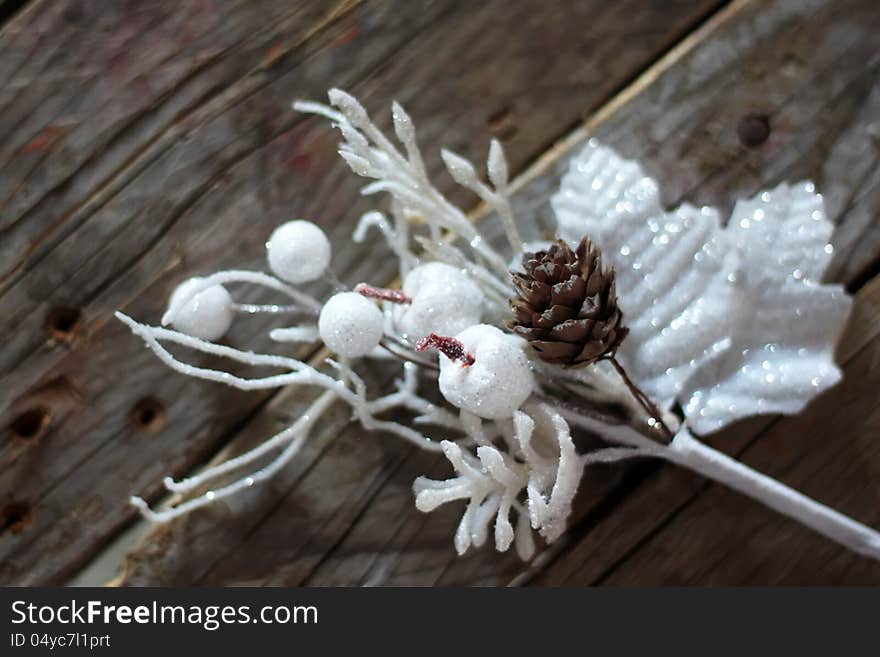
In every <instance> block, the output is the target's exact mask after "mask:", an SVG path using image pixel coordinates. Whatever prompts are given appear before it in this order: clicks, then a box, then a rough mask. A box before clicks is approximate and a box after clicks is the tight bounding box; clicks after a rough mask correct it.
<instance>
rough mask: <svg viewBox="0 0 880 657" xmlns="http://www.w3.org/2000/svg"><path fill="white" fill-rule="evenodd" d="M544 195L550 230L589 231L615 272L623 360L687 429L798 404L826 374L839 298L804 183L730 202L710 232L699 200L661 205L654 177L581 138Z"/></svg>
mask: <svg viewBox="0 0 880 657" xmlns="http://www.w3.org/2000/svg"><path fill="white" fill-rule="evenodd" d="M552 204H553V208H554V210H555V212H556V216H557V219H558V222H559V231H560V235H561V237H563V238H565V239H568V240H571V241H574V240H579V239H580V238H581V237H582V236H583V235H584V234H587V235H589V236H590V237H591V239H593V241H594V242H595V243H597V244H598V245H599V246H600V247H601V248H602V250H603V253H604V256H605V258H606V259H607V260H608V261H610V262H611V263H613V264H614V266H615V268H616V269H617V272H618V273H617V289H618V295H619V303H620V306H621V308H622V309H623V311H624V314H625V317H626V322H627V323H628V325H629V326H630V335H629V337H628V338H627V339H626V340H625V341H624V343H623V346H622V348H621V350H620V353H619V355H620V359H621V360H622V361H623V363H624V365H625V367H626V368H627V369H628V370H629V372H630V374H631V375H632V376H633V377H634V378H635V379H636V380H637V381H639V383H640V384H641V385H642V386H643V388H644V389H645V391H646V392H647V393H648V394H649V395H650V396H651V397H652V398H653V399H654V400H655V401H656V402H657V403H658V404H660V405H661V406H663V407H665V408H668V407H669V406H670V405H671V404H672V403H673V402H674V401H675V400H678V401H680V402H681V404H682V406H683V408H684V410H685V415H686V417H687V419H688V423H689V424H690V426H691V427H692V428H693V429H694V431H696V432H698V433H708V432H711V431H716V430H718V429H720V428H721V427H723V426H724V425H726V424H728V423H729V422H731V421H733V420H735V419H737V418H740V417H744V416H747V415H754V414H758V413H795V412H798V411H799V410H800V409H801V408H802V407H803V406H804V404H806V402H807V401H809V399H811V398H812V397H813V396H815V395H816V394H818V393H819V392H820V391H822V390H824V389H825V388H827V387H828V386H830V385H833V384H834V383H835V382H836V381H838V380H839V378H840V371H839V370H838V368H837V367H836V365H835V364H834V360H833V349H834V344H835V342H836V340H837V337H838V335H839V333H840V331H841V329H842V326H843V324H844V323H845V321H846V317H847V314H848V309H849V305H850V299H849V298H848V297H847V295H846V294H845V292H844V291H843V290H842V289H841V288H840V287H838V286H829V285H822V284H820V282H819V281H820V279H821V277H822V274H823V273H824V271H825V268H826V267H827V265H828V262H829V260H830V254H831V246H830V245H829V244H828V238H829V237H830V235H831V231H832V228H833V227H832V226H831V224H830V223H829V222H828V221H827V220H826V218H825V214H824V211H823V208H822V197H821V196H820V195H819V194H816V193H815V191H814V189H813V185H812V183H801V184H799V185H795V186H789V185H781V186H779V187H777V188H776V189H773V190H769V191H765V192H761V193H760V194H758V195H757V196H755V197H754V198H752V199H749V200H746V201H741V202H740V203H738V204H737V206H736V208H735V209H734V212H733V215H732V217H731V219H730V222H729V224H728V227H727V228H722V227H721V222H720V220H719V217H718V213H717V211H715V210H714V209H712V208H706V207H704V208H699V209H698V208H695V207H693V206H690V205H688V204H684V205H682V206H680V207H679V208H678V209H677V210H675V211H674V212H670V213H664V212H662V210H661V209H660V206H659V202H658V195H657V185H656V183H655V182H654V181H653V180H651V179H650V178H648V177H647V176H645V174H644V173H643V172H642V170H641V169H640V168H639V166H638V165H637V164H636V163H634V162H631V161H626V160H623V159H621V158H620V157H619V156H617V155H616V154H615V153H614V152H613V151H610V150H609V149H606V148H604V147H602V146H600V145H599V144H597V143H596V142H595V141H593V140H591V141H590V143H589V144H588V145H587V146H586V147H585V148H584V150H583V151H582V152H581V153H580V154H578V155H577V156H576V157H575V158H574V159H573V160H572V163H571V168H570V170H569V172H568V173H567V174H566V175H565V176H564V177H563V179H562V185H561V188H560V190H559V192H558V193H557V194H556V195H555V196H554V198H553V200H552Z"/></svg>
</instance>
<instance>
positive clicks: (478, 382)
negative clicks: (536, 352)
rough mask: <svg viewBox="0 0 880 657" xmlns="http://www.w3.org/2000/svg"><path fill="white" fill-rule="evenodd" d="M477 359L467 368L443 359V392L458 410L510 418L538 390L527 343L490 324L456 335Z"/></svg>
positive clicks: (493, 418)
mask: <svg viewBox="0 0 880 657" xmlns="http://www.w3.org/2000/svg"><path fill="white" fill-rule="evenodd" d="M455 338H456V339H457V340H458V341H459V342H461V343H462V345H463V346H464V348H465V350H466V351H467V352H468V353H470V354H471V355H472V356H473V357H474V363H473V365H470V366H467V367H465V366H464V365H463V364H462V363H461V361H459V360H450V359H449V358H447V357H446V356H444V355H442V354H441V356H440V379H439V385H440V392H441V393H442V394H443V396H444V397H445V398H446V400H447V401H448V402H449V403H450V404H452V405H454V406H457V407H458V408H461V409H464V410H466V411H470V412H471V413H473V414H474V415H478V416H480V417H482V418H486V419H489V420H501V419H505V418H509V417H511V416H512V415H513V412H514V411H515V410H517V409H518V408H519V407H520V406H521V405H522V404H523V402H525V400H526V399H528V398H529V395H531V394H532V391H533V390H534V389H535V380H534V377H533V375H532V370H531V368H530V367H529V360H528V358H527V357H526V355H525V352H524V351H523V344H524V343H523V340H522V339H520V338H518V337H516V336H513V335H510V334H509V333H504V332H503V331H501V330H500V329H498V328H496V327H494V326H489V325H488V324H477V325H476V326H471V327H470V328H467V329H465V330H464V331H462V332H461V333H459V334H458V335H456V336H455Z"/></svg>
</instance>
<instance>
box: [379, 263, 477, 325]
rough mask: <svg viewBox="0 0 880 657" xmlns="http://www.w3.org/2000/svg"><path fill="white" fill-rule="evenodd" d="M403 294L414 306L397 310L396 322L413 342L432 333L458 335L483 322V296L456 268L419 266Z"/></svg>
mask: <svg viewBox="0 0 880 657" xmlns="http://www.w3.org/2000/svg"><path fill="white" fill-rule="evenodd" d="M403 291H404V292H405V293H406V294H407V295H408V296H409V297H411V298H412V303H411V304H408V305H405V306H398V307H397V308H395V315H394V318H395V320H394V321H395V325H396V327H397V330H398V331H400V333H401V335H403V337H405V338H407V339H409V340H414V341H415V340H420V339H421V338H423V337H425V336H426V335H428V334H429V333H438V334H440V335H455V334H456V333H459V332H461V331H463V330H464V329H466V328H467V327H469V326H473V325H474V324H478V323H479V322H480V319H481V318H482V314H483V307H484V306H485V300H484V298H483V293H482V292H481V291H480V288H479V287H477V285H476V283H474V282H473V281H472V280H471V279H470V277H469V276H468V275H467V274H465V273H464V272H463V271H461V270H460V269H457V268H455V267H453V266H452V265H447V264H444V263H442V262H429V263H427V264H424V265H419V266H418V267H416V268H414V269H413V270H412V271H411V272H409V274H407V276H406V278H405V279H404V281H403Z"/></svg>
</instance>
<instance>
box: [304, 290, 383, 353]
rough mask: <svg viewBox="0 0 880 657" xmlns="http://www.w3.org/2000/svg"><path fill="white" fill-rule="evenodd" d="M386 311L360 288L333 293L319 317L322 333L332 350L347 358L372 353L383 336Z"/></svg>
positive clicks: (322, 337) (319, 329) (325, 342)
mask: <svg viewBox="0 0 880 657" xmlns="http://www.w3.org/2000/svg"><path fill="white" fill-rule="evenodd" d="M383 324H384V322H383V320H382V312H381V311H380V310H379V308H378V306H376V304H375V303H374V302H373V301H370V300H369V299H366V298H364V297H362V296H361V295H360V294H358V293H357V292H340V293H339V294H335V295H333V296H332V297H330V299H329V301H327V303H325V304H324V307H323V308H322V309H321V314H320V316H319V317H318V333H319V334H320V335H321V339H322V340H323V341H324V344H326V345H327V346H328V347H329V348H330V349H331V350H332V351H334V352H335V353H337V354H339V355H340V356H344V357H346V358H358V357H360V356H364V355H366V354H368V353H370V352H371V351H372V350H373V349H375V348H376V346H377V345H378V344H379V340H381V339H382V334H383V332H384V331H383V328H384V326H383Z"/></svg>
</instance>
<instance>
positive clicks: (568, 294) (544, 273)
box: [509, 237, 628, 367]
mask: <svg viewBox="0 0 880 657" xmlns="http://www.w3.org/2000/svg"><path fill="white" fill-rule="evenodd" d="M513 284H514V287H515V288H516V292H517V296H516V297H514V298H513V299H511V300H510V308H511V310H512V311H513V315H514V319H513V320H512V321H511V322H510V323H509V326H510V328H511V329H512V330H513V331H514V332H515V333H518V334H519V335H521V336H523V337H524V338H525V339H526V340H528V342H529V344H530V345H531V346H532V347H533V348H534V349H535V351H536V352H537V353H538V355H539V356H540V357H541V359H543V360H545V361H547V362H550V363H558V364H561V365H564V366H566V367H583V366H586V365H589V364H591V363H594V362H596V361H597V360H599V359H601V358H603V357H605V356H609V355H612V354H613V353H614V352H615V351H616V350H617V348H618V347H619V346H620V343H621V342H622V341H623V339H624V338H625V337H626V334H627V332H628V330H627V329H626V328H625V327H624V326H623V313H622V312H621V311H620V308H619V307H618V305H617V292H616V288H615V282H614V269H613V268H610V267H609V268H605V267H603V266H602V254H601V252H600V251H599V248H598V247H596V246H594V245H592V244H591V243H590V240H589V239H588V238H586V237H585V238H584V239H582V240H581V242H580V244H578V246H577V248H576V249H575V250H574V251H572V250H571V248H570V247H569V246H568V244H566V243H565V242H564V241H562V240H558V241H557V242H556V243H555V244H552V245H551V246H550V247H549V248H548V249H547V250H546V251H538V252H537V253H526V254H524V255H523V272H514V273H513Z"/></svg>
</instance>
